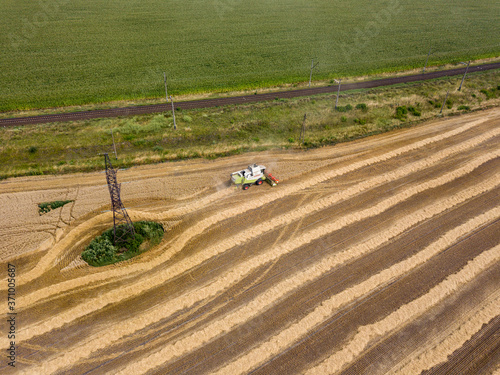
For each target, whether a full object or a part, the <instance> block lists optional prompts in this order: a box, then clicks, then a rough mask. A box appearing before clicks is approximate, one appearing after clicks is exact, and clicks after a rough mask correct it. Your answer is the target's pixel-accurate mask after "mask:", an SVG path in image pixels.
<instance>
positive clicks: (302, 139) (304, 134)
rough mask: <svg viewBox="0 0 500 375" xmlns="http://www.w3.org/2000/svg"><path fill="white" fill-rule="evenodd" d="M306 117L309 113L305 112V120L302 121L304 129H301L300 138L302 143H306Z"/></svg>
mask: <svg viewBox="0 0 500 375" xmlns="http://www.w3.org/2000/svg"><path fill="white" fill-rule="evenodd" d="M306 118H307V113H304V121H303V122H302V129H301V130H300V139H299V142H300V144H302V143H304V140H305V137H306Z"/></svg>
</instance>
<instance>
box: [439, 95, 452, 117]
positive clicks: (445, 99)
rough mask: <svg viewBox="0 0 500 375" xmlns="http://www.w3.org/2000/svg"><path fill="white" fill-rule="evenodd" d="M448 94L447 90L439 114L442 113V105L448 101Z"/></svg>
mask: <svg viewBox="0 0 500 375" xmlns="http://www.w3.org/2000/svg"><path fill="white" fill-rule="evenodd" d="M449 93H450V90H448V92H447V93H446V98H444V102H443V105H442V106H441V110H440V111H439V114H441V113H443V108H444V105H445V104H446V101H447V100H448V94H449Z"/></svg>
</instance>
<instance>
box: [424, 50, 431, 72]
mask: <svg viewBox="0 0 500 375" xmlns="http://www.w3.org/2000/svg"><path fill="white" fill-rule="evenodd" d="M431 49H432V47H431V48H429V53H428V54H427V60H425V65H424V71H423V73H422V74H424V73H425V68H427V62H428V61H429V56H430V55H431Z"/></svg>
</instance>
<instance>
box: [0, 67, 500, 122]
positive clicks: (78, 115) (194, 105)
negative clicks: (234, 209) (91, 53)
mask: <svg viewBox="0 0 500 375" xmlns="http://www.w3.org/2000/svg"><path fill="white" fill-rule="evenodd" d="M499 68H500V63H491V64H483V65H476V66H471V67H469V70H468V72H470V73H473V72H480V71H486V70H493V69H499ZM465 69H466V68H457V69H449V70H441V71H435V72H430V73H425V74H423V73H422V74H414V75H408V76H401V77H393V78H384V79H378V80H372V81H364V82H356V83H345V84H343V85H341V87H340V91H348V90H356V89H369V88H375V87H383V86H391V85H396V84H401V83H411V82H418V81H425V80H431V79H436V78H442V77H450V76H456V75H461V74H464V73H465ZM337 90H338V86H325V87H317V88H308V89H300V90H290V91H281V92H272V93H264V94H256V95H243V96H234V97H229V98H217V99H202V100H191V101H185V102H177V103H175V108H178V109H198V108H210V107H217V106H225V105H232V104H246V103H255V102H263V101H272V100H275V99H277V98H278V99H286V98H296V97H302V96H311V95H317V94H328V93H333V92H337ZM170 108H171V106H170V104H152V105H143V106H130V107H123V108H109V109H98V110H92V111H81V112H69V113H60V114H50V115H40V116H29V117H13V118H5V119H0V126H2V127H11V126H20V125H28V124H44V123H51V122H64V121H77V120H88V119H95V118H105V117H123V116H135V115H143V114H149V113H159V112H165V111H168V110H170Z"/></svg>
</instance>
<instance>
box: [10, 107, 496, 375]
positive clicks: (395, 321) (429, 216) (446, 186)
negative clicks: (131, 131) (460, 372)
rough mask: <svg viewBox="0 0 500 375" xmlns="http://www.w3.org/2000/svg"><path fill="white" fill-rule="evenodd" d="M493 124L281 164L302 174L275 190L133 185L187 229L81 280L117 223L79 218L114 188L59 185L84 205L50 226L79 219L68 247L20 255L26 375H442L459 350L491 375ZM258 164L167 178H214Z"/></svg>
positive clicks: (369, 142)
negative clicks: (167, 192)
mask: <svg viewBox="0 0 500 375" xmlns="http://www.w3.org/2000/svg"><path fill="white" fill-rule="evenodd" d="M481 116H482V117H483V118H480V115H478V114H475V115H473V116H470V117H460V118H457V119H447V120H444V121H437V122H433V123H430V124H426V125H422V126H419V127H416V128H412V129H407V130H403V131H401V132H395V133H388V134H384V135H381V136H377V137H373V138H369V139H366V140H362V141H358V142H354V143H352V144H350V145H343V146H342V147H335V148H325V149H322V150H316V151H314V152H310V153H304V154H289V153H283V154H279V153H275V154H273V155H272V160H271V159H269V160H271V161H272V162H273V163H274V164H273V165H274V167H273V169H274V170H273V172H274V173H275V174H276V175H277V176H279V177H281V176H287V175H288V176H290V177H288V178H282V183H281V184H280V185H279V186H278V187H276V188H271V187H269V186H261V187H252V188H251V189H250V190H248V191H246V192H243V191H241V190H234V189H232V188H225V189H222V190H218V189H216V188H212V187H209V188H208V189H207V187H205V186H202V185H201V184H200V188H199V190H194V191H192V192H190V193H189V194H185V195H183V196H182V197H180V198H179V199H177V200H176V199H169V200H161V199H160V200H158V199H157V198H150V197H149V196H148V195H147V194H153V193H150V192H149V191H148V190H144V189H143V191H142V193H141V190H140V189H141V184H136V185H132V183H131V184H129V185H124V188H126V189H130V190H129V193H133V194H135V195H134V197H136V198H134V199H135V201H134V205H137V208H136V209H130V213H131V216H132V217H133V218H134V219H135V220H138V219H143V218H149V219H153V220H158V221H161V222H164V223H167V222H169V223H170V222H175V223H176V224H175V225H173V226H169V229H168V230H167V232H166V238H165V240H164V241H163V242H162V244H160V245H159V246H158V247H157V248H155V249H152V250H151V251H150V252H148V253H145V254H143V255H141V256H140V257H137V258H134V259H133V260H131V261H130V262H126V263H123V264H117V265H113V266H109V267H103V268H99V269H93V268H91V267H88V266H81V265H80V266H78V267H75V268H71V267H70V268H67V266H68V265H69V264H71V262H72V259H76V257H77V255H78V249H79V248H80V247H81V246H83V245H84V244H85V243H86V242H88V241H89V240H90V238H91V237H92V236H93V235H95V234H96V233H97V232H98V231H99V230H102V229H104V228H105V227H106V226H107V225H109V223H110V222H111V217H110V214H109V213H100V211H101V210H103V208H102V205H101V203H99V202H100V201H99V200H96V202H97V203H96V205H97V206H96V207H90V210H91V211H90V213H86V211H83V210H81V208H80V205H81V204H82V203H83V202H82V200H83V199H86V198H84V197H88V196H89V195H88V191H93V190H91V189H90V188H91V187H92V188H93V187H94V186H95V185H99V186H101V185H103V181H101V180H100V179H99V178H94V177H93V176H92V175H89V176H88V177H85V176H84V177H81V178H82V180H80V181H79V182H78V186H79V188H78V189H75V190H69V189H68V188H66V189H61V192H63V194H69V195H68V196H70V197H73V196H74V197H75V202H74V204H73V205H72V206H71V207H68V209H67V210H66V211H62V210H61V211H60V212H57V213H55V214H54V217H53V223H54V224H56V223H59V222H60V220H59V219H60V218H61V219H64V220H65V221H68V224H65V225H66V226H65V227H64V225H63V223H62V222H61V227H64V228H66V229H64V232H61V233H62V234H60V235H59V236H60V238H58V240H57V242H56V243H55V244H54V245H52V246H51V247H50V248H49V249H48V250H47V251H42V252H39V253H30V254H25V255H20V256H19V257H18V258H12V259H10V260H9V262H14V263H19V271H18V275H17V277H18V287H17V290H16V302H17V303H16V309H17V313H18V315H17V316H18V317H19V322H20V323H19V326H18V327H17V336H18V337H17V340H16V343H17V361H18V362H17V364H16V372H15V373H18V372H21V373H23V372H24V373H27V374H40V373H54V374H59V373H61V374H62V373H72V374H73V373H74V374H102V373H113V374H114V373H124V374H125V373H126V374H129V373H134V374H136V373H137V374H140V373H146V372H148V371H150V372H151V373H162V374H163V373H186V374H211V373H220V374H231V375H233V374H239V373H248V372H253V373H255V374H259V373H260V374H283V373H286V374H295V373H297V374H298V373H307V372H309V373H322V374H323V373H336V372H344V373H346V374H354V373H356V371H357V369H358V368H367V369H368V367H366V366H372V367H369V370H367V371H368V372H369V373H373V374H382V373H387V372H389V371H392V372H393V373H419V372H421V371H424V370H428V371H430V373H432V371H438V369H439V368H441V366H442V365H443V364H446V363H448V361H449V363H450V364H451V363H456V366H455V365H454V366H455V367H456V368H462V367H460V366H462V365H461V358H462V357H461V356H465V357H463V358H467V361H468V362H470V361H472V363H471V364H470V366H474V361H476V359H475V357H474V356H473V355H472V354H471V355H469V354H467V353H480V354H481V355H478V356H477V358H478V359H477V361H480V360H481V361H483V359H489V361H490V362H491V363H490V364H489V365H488V366H490V367H489V368H495V366H496V365H497V363H495V361H497V362H498V359H495V357H494V354H495V352H494V351H495V347H496V344H495V341H494V340H490V339H487V338H488V337H493V336H491V335H489V336H488V335H487V334H486V333H485V334H484V335H483V336H484V340H483V341H478V340H476V339H473V337H477V335H478V333H480V332H482V330H483V329H486V328H483V327H487V328H488V327H489V325H490V324H492V323H491V322H492V321H494V319H495V318H496V317H497V316H498V314H499V312H498V309H497V308H496V306H498V285H497V284H496V283H495V280H498V277H500V263H499V262H498V260H499V258H500V248H499V246H500V238H499V237H498V233H499V231H500V198H499V197H500V186H499V184H500V181H499V180H498V177H497V176H498V175H499V174H500V148H499V146H498V145H499V139H500V130H499V129H500V126H499V125H500V112H499V111H498V110H493V111H488V112H485V113H484V114H481ZM347 155H350V157H347ZM247 160H248V156H245V157H235V158H227V159H225V160H219V161H215V162H211V163H209V164H208V163H207V164H202V163H198V164H192V165H193V167H192V169H191V170H190V168H191V167H190V165H191V164H189V163H186V164H185V170H182V169H176V170H175V172H172V171H171V170H167V173H177V178H183V177H184V176H189V177H190V178H193V176H195V178H199V179H206V178H207V177H208V176H210V175H211V174H212V171H213V170H214V169H216V170H219V169H220V170H226V169H228V170H229V172H231V171H232V170H233V168H234V167H235V165H234V163H235V161H236V164H237V165H239V163H241V162H245V163H247ZM164 168H172V167H170V166H166V167H164ZM176 168H177V166H176ZM144 170H146V171H147V170H148V169H144ZM293 170H297V173H296V174H293V173H292V171H293ZM151 171H152V172H151V173H152V176H154V178H155V179H157V178H160V179H161V171H160V170H152V169H151ZM128 175H130V176H134V177H133V178H135V179H138V178H140V176H141V173H138V172H135V171H134V170H130V171H125V172H124V173H123V176H124V177H125V179H126V178H127V176H128ZM101 177H102V176H101ZM86 178H88V179H89V180H88V181H91V182H85V181H86V180H85V179H86ZM62 179H64V178H62ZM36 180H37V181H38V182H37V183H38V185H40V186H41V184H43V180H41V179H39V178H36ZM61 181H62V180H61ZM214 181H215V180H214ZM15 183H16V182H14V184H15ZM160 183H161V181H160ZM196 183H197V182H196V181H195V182H194V184H196ZM56 185H57V181H51V180H50V186H51V187H52V186H56ZM13 186H14V185H8V184H5V185H0V198H2V194H3V193H2V190H1V189H2V188H4V189H5V191H7V192H8V193H6V194H14V193H12V192H11V191H12V187H13ZM19 186H20V185H19ZM72 186H75V188H76V185H72ZM162 186H164V185H162ZM103 188H105V185H103ZM16 189H17V188H16ZM40 189H43V186H42V187H41V188H40ZM134 189H136V190H134ZM217 190H218V191H217ZM73 191H74V192H75V193H73ZM151 191H152V192H154V189H152V190H151ZM160 193H161V191H160ZM25 194H26V196H29V197H30V199H31V201H33V202H36V201H37V200H38V198H37V197H40V196H44V194H46V192H44V191H43V190H40V191H39V190H37V189H32V190H31V192H30V193H25ZM141 194H143V196H142V201H140V198H139V197H141ZM154 194H157V193H156V192H155V193H154ZM155 197H156V195H155ZM186 197H187V198H186ZM79 212H81V213H84V214H85V215H86V216H83V217H82V216H80V215H82V214H79ZM47 220H48V219H47ZM51 220H52V219H51ZM46 223H47V224H44V225H46V226H47V228H49V227H50V228H52V227H53V225H52V226H50V225H49V224H50V223H51V222H50V221H46ZM33 227H34V228H36V226H33ZM8 228H10V227H7V229H5V231H7V233H8V230H9V229H8ZM2 233H3V232H2ZM34 256H36V257H35V258H34V259H35V260H31V259H32V257H34ZM2 287H5V285H2ZM472 296H478V297H477V299H474V298H475V297H472ZM481 296H482V297H483V298H482V299H481ZM457 306H461V308H457ZM495 308H496V309H495ZM434 317H436V320H435V321H434ZM422 322H425V324H423V323H422ZM485 325H486V326H485ZM422 327H426V328H427V327H428V329H422ZM440 328H441V329H440ZM491 330H492V328H488V331H487V332H490V331H491ZM485 332H486V331H485ZM483 336H481V337H483ZM401 344H403V345H401ZM394 347H398V348H400V350H399V351H398V352H397V353H396V352H395V353H394V354H393V355H391V356H387V355H382V354H381V353H385V351H391V350H393V349H392V348H394ZM464 353H465V354H464ZM411 358H412V359H413V360H411V362H410V361H409V359H411ZM481 358H482V359H481ZM377 365H378V367H377ZM478 365H480V364H479V362H478ZM481 365H482V362H481ZM363 366H365V367H363ZM0 372H2V373H7V374H9V373H14V372H13V371H12V369H10V368H9V367H7V366H6V365H5V364H0Z"/></svg>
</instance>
